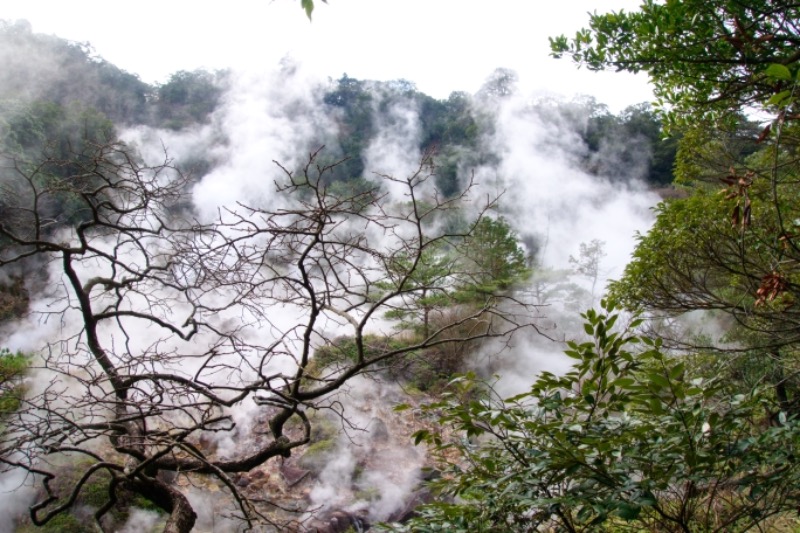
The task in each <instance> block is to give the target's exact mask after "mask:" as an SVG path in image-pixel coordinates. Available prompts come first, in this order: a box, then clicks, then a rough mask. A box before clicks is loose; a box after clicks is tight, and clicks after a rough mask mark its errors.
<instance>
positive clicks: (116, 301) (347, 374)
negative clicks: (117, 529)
mask: <svg viewBox="0 0 800 533" xmlns="http://www.w3.org/2000/svg"><path fill="white" fill-rule="evenodd" d="M87 146H88V145H87ZM318 160H319V157H318V153H312V154H310V155H309V158H308V162H307V163H306V164H305V166H304V168H302V169H301V170H300V171H299V172H293V171H291V170H289V169H288V168H284V167H281V166H280V165H279V167H280V169H281V170H282V173H283V180H282V181H281V183H280V184H279V185H278V186H277V190H276V195H277V197H279V198H280V200H279V202H276V203H275V205H280V207H278V208H267V207H263V206H255V205H236V206H228V207H227V208H223V209H220V211H219V216H218V218H217V219H216V220H214V221H211V222H204V221H200V220H197V219H196V218H195V217H194V216H193V215H192V213H191V212H190V211H188V210H187V208H186V206H187V205H191V204H190V198H189V196H188V194H189V192H188V191H190V185H191V183H190V179H189V178H188V177H187V176H185V175H183V174H182V173H181V172H180V171H178V170H177V169H176V168H174V167H173V166H172V165H171V164H170V161H169V159H168V157H167V155H166V154H165V155H164V160H163V161H162V162H161V163H160V164H158V165H154V166H149V165H145V164H143V163H141V162H140V161H139V160H138V159H137V158H136V157H134V156H133V155H132V154H131V152H129V150H128V149H127V147H126V146H124V145H122V144H117V143H110V144H104V145H96V146H91V147H90V149H86V150H85V151H84V152H83V153H80V154H73V157H72V158H71V160H69V161H59V160H53V159H46V160H44V161H41V162H36V163H31V162H27V161H21V160H7V161H5V163H6V164H5V166H4V168H5V169H6V170H10V171H11V173H12V178H13V179H9V183H8V184H7V185H6V187H10V188H13V190H14V195H13V198H14V202H13V203H8V202H7V203H6V204H5V205H3V206H2V207H3V212H4V213H5V214H7V215H8V216H6V217H4V218H3V220H2V221H0V237H2V241H3V243H4V246H3V248H2V250H0V266H2V267H10V266H11V265H18V264H21V263H26V262H27V263H30V262H31V261H34V260H36V261H39V263H38V264H40V265H46V267H47V268H46V269H44V271H46V272H48V273H49V276H50V278H49V279H50V282H49V285H48V291H49V294H50V296H49V297H48V298H47V300H46V302H45V303H46V307H45V308H42V309H41V310H40V311H41V313H42V314H41V316H42V318H43V320H44V319H47V320H53V319H56V320H58V321H59V323H60V324H61V327H60V328H59V331H60V332H61V336H59V337H58V338H51V339H48V342H47V344H46V346H45V348H44V349H43V351H42V353H41V360H40V362H39V363H38V364H36V365H35V366H36V367H37V369H36V374H35V376H36V378H35V380H34V385H32V386H31V390H30V394H29V395H28V397H27V398H25V400H24V403H23V406H22V408H21V409H20V410H19V412H18V413H16V415H15V416H14V417H13V418H11V419H9V420H8V423H7V427H6V431H5V433H4V434H3V435H2V441H1V442H0V461H2V464H3V465H4V468H5V469H23V470H25V471H27V472H28V473H30V476H29V479H33V480H35V481H36V482H37V483H38V484H39V486H40V487H41V490H40V493H39V494H40V496H41V497H40V498H39V500H38V501H37V502H36V503H35V504H34V505H33V506H32V507H31V509H30V516H31V520H32V522H33V523H34V524H36V525H43V524H46V523H48V522H50V521H51V520H53V519H54V518H55V517H56V516H58V515H59V514H62V513H65V512H68V511H69V510H70V509H72V508H73V506H74V505H75V504H76V502H77V501H78V500H79V499H80V497H81V495H82V493H83V492H84V491H85V490H86V487H87V485H89V484H90V483H93V482H97V481H98V480H100V479H102V480H107V481H103V483H104V489H103V491H104V493H105V496H104V497H103V502H102V503H101V504H100V505H99V506H98V507H97V508H96V512H95V513H94V519H95V525H96V528H97V529H99V530H107V529H108V528H109V527H110V526H109V522H110V518H109V512H110V511H111V510H112V509H113V508H115V506H117V505H118V503H119V498H120V495H121V494H123V493H126V494H128V493H134V494H137V495H139V496H141V497H143V498H145V499H147V500H149V501H150V502H152V503H153V504H154V505H155V506H157V507H158V508H160V509H161V510H163V511H164V512H165V513H167V515H168V519H167V523H166V526H165V529H164V531H166V532H169V533H173V532H174V533H186V532H189V531H190V530H191V529H192V527H193V526H194V524H195V521H196V513H195V510H194V509H193V508H192V506H191V504H190V503H189V500H188V498H187V497H186V494H184V493H183V492H182V491H181V490H180V488H179V486H178V485H176V484H175V483H173V482H171V481H168V480H173V479H175V477H176V476H177V477H178V478H180V479H197V478H198V477H201V476H210V477H212V478H215V479H216V480H217V481H218V483H219V484H220V485H221V486H223V487H224V488H225V489H226V490H227V492H228V493H229V495H230V496H231V498H232V500H233V501H234V502H235V506H236V511H235V515H236V516H237V517H238V518H239V519H241V520H242V521H244V523H245V524H246V526H247V527H248V528H252V527H255V526H256V525H258V524H268V525H269V524H272V527H275V528H278V529H280V528H283V527H289V525H288V524H286V523H275V520H276V518H275V516H274V515H273V514H271V509H273V507H271V506H269V505H266V504H263V502H257V501H251V500H249V499H248V497H247V496H246V495H245V494H244V493H243V492H242V491H241V490H239V489H238V488H237V486H236V484H235V483H234V482H233V479H234V476H236V475H237V474H238V473H243V472H248V471H250V470H252V469H254V468H257V467H259V466H260V465H263V464H264V463H265V462H267V461H270V460H271V459H274V458H278V457H289V456H290V455H291V454H292V453H293V452H294V451H295V450H297V449H298V448H299V447H301V446H303V445H305V444H307V443H308V442H309V439H310V435H311V424H310V421H309V417H308V416H307V414H306V413H307V412H308V411H313V410H318V409H326V408H328V409H333V408H334V407H335V406H334V405H333V400H330V399H329V398H330V395H331V393H333V392H335V391H337V390H338V389H339V388H341V387H342V386H343V385H345V384H346V383H347V382H348V380H350V379H351V378H353V377H355V376H357V375H360V374H362V373H365V372H367V371H369V370H370V369H371V368H372V367H374V366H375V365H377V364H378V363H383V362H388V361H391V360H392V359H395V358H399V357H401V356H403V355H404V354H408V353H413V352H419V351H421V350H425V349H429V348H433V347H437V346H440V347H442V348H444V347H445V346H448V347H450V346H453V345H454V344H463V343H471V342H476V341H479V340H481V339H488V338H496V337H507V336H509V335H511V334H512V333H513V332H515V331H517V330H519V329H520V328H524V327H529V326H531V323H530V320H529V319H528V318H526V317H525V316H524V314H521V313H519V311H517V312H516V313H514V314H507V313H503V312H501V305H502V303H503V298H502V297H500V296H498V297H494V298H487V299H486V303H485V305H480V306H475V307H474V308H472V309H470V312H469V313H458V314H453V316H452V320H449V321H447V320H443V321H441V322H437V323H436V326H435V328H433V329H432V330H431V331H430V332H428V334H427V335H425V336H424V338H418V339H415V340H414V341H413V342H409V343H405V344H402V343H401V344H398V343H385V345H384V346H385V348H384V349H378V350H374V349H367V346H366V342H365V340H366V339H368V336H369V335H370V334H371V335H374V333H371V332H370V327H371V325H372V324H373V323H374V322H375V321H376V320H381V319H382V315H383V313H384V312H385V310H387V309H389V308H392V307H394V306H397V305H400V303H401V302H403V301H404V298H403V296H404V295H405V294H407V293H408V292H409V291H425V290H435V289H436V288H434V287H425V286H420V285H419V284H414V285H412V284H411V280H412V278H413V277H414V274H415V270H416V269H417V268H418V264H419V262H420V258H421V256H422V254H423V253H424V252H425V251H426V250H427V249H428V248H434V247H437V246H441V245H442V244H447V243H450V242H456V241H458V240H459V239H463V238H464V237H466V236H467V234H457V233H445V232H441V231H439V232H437V230H436V228H437V227H439V226H440V225H439V224H438V222H439V221H440V219H441V218H442V217H446V216H448V213H449V212H450V211H455V210H457V209H459V208H461V206H462V204H463V202H464V201H465V200H466V199H467V194H468V193H469V188H470V187H468V188H467V190H465V191H464V193H463V194H461V195H460V196H457V197H455V198H447V199H445V198H442V197H441V196H439V195H437V194H436V192H435V191H434V189H433V180H432V179H431V178H432V176H433V172H434V168H433V164H432V162H433V155H432V154H426V155H425V156H424V157H423V159H422V162H421V164H420V166H419V168H418V169H417V171H416V172H414V173H413V174H412V175H411V176H408V177H404V178H395V177H392V176H383V177H382V179H384V180H389V181H391V182H393V187H397V186H398V185H399V186H401V187H402V188H403V191H404V197H403V198H402V201H398V200H397V199H393V198H391V197H389V196H388V195H387V193H386V192H385V191H384V189H383V188H382V187H381V186H380V183H377V184H376V185H375V187H374V188H372V189H369V190H367V191H363V192H356V193H351V194H341V193H335V192H333V191H332V190H329V189H328V188H327V186H326V185H325V183H326V179H325V177H326V175H327V174H328V173H329V172H330V171H331V169H332V168H333V167H334V166H335V165H336V164H334V165H330V166H323V165H318V164H317V161H318ZM67 164H68V165H69V168H72V169H74V172H73V175H72V176H70V177H69V178H66V179H59V180H54V179H52V176H51V175H50V174H49V173H48V170H49V169H51V168H55V167H59V168H62V169H63V168H64V167H65V166H66V165H67ZM9 198H10V197H9ZM58 205H61V206H65V205H67V206H69V212H68V213H66V212H65V210H64V209H61V210H59V209H55V208H54V206H58ZM490 206H491V202H487V205H485V206H484V207H483V210H482V211H481V212H480V213H479V215H478V216H483V213H484V212H485V210H486V209H488V208H489V207H490ZM65 213H66V214H65ZM67 215H68V216H67ZM441 226H442V227H444V226H443V225H441ZM471 227H473V228H474V225H473V226H471ZM469 231H471V230H466V232H465V233H468V232H469ZM401 256H402V257H403V259H404V261H405V262H403V263H402V264H406V265H407V266H406V267H405V269H404V270H401V271H398V270H397V264H400V263H401V262H400V261H398V260H397V259H398V258H399V257H401ZM408 258H411V260H410V261H409V260H408ZM390 267H391V268H390ZM387 279H388V280H389V281H390V283H387ZM379 281H380V282H381V283H378V282H379ZM39 298H41V296H39ZM32 299H33V296H32ZM522 307H524V305H522ZM520 308H521V306H520V303H519V302H517V303H516V304H515V309H517V310H519V309H520ZM487 317H490V318H491V320H487ZM478 320H480V321H482V323H485V324H489V325H488V326H486V327H482V328H469V327H465V326H467V325H469V324H471V323H474V322H476V321H478ZM343 329H346V330H347V331H348V335H350V336H352V338H353V339H354V341H355V346H356V355H355V357H354V358H352V359H351V360H348V361H346V364H344V365H339V366H338V367H337V369H336V370H335V371H330V372H328V373H326V374H323V375H314V376H313V379H308V378H307V376H308V375H310V368H311V364H312V360H313V355H314V352H315V350H317V349H319V348H320V347H322V346H325V345H329V344H330V343H332V342H333V340H334V339H335V338H336V337H338V336H340V335H341V334H342V333H341V332H342V330H343ZM242 412H245V413H246V414H247V415H246V416H250V414H251V413H255V412H257V413H258V417H260V418H262V419H263V418H266V420H267V421H266V423H264V424H263V427H255V428H254V429H253V430H252V431H249V430H246V429H244V428H241V427H240V425H241V424H239V423H238V421H239V420H241V418H240V417H239V414H240V413H242ZM250 418H251V419H255V418H257V417H256V416H250ZM225 437H228V438H230V439H233V440H234V441H238V442H239V443H240V445H239V446H236V448H235V449H234V450H227V451H226V452H225V453H222V452H219V451H218V450H217V449H216V447H215V446H213V445H209V443H219V442H221V441H222V440H223V438H225ZM64 460H69V461H71V462H72V463H73V464H75V465H80V468H81V469H82V474H81V475H80V476H79V477H78V479H77V481H75V482H74V483H72V484H71V486H70V487H69V488H68V489H66V490H64V489H63V486H62V485H60V484H58V483H56V480H57V479H58V476H59V475H60V471H59V469H58V468H56V467H51V466H50V465H53V464H55V462H58V461H61V463H63V461H64ZM101 474H102V476H101Z"/></svg>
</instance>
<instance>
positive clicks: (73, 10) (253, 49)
mask: <svg viewBox="0 0 800 533" xmlns="http://www.w3.org/2000/svg"><path fill="white" fill-rule="evenodd" d="M299 3H300V2H299V0H272V1H270V0H227V1H225V2H213V3H212V2H196V1H195V2H189V1H178V0H137V1H136V2H109V1H108V0H70V1H65V0H2V2H0V18H2V19H6V20H17V19H27V20H28V21H29V22H30V23H31V24H32V26H33V31H34V32H37V33H48V34H55V35H58V36H60V37H64V38H67V39H71V40H75V41H80V42H89V43H91V45H92V46H93V47H94V49H95V51H96V53H97V54H98V55H100V56H102V57H104V58H105V59H107V60H109V61H111V62H112V63H114V64H116V65H117V66H119V67H120V68H123V69H125V70H127V71H129V72H132V73H135V74H138V75H139V76H140V77H141V78H142V79H143V80H144V81H146V82H149V83H153V82H163V81H166V79H167V78H168V77H169V74H170V73H172V72H175V71H177V70H193V69H196V68H207V69H212V70H213V69H219V68H226V67H233V68H270V67H274V66H275V65H276V64H277V63H278V62H279V61H280V59H281V58H283V57H287V56H289V57H292V58H293V59H294V60H296V61H299V62H301V63H303V64H305V65H306V66H310V67H312V69H313V70H314V71H315V72H317V73H319V74H320V75H323V76H330V77H333V78H338V77H339V76H341V75H342V74H343V73H345V72H346V73H347V74H348V75H350V76H351V77H355V78H360V79H376V80H389V79H398V78H405V79H407V80H410V81H413V82H414V83H416V85H417V87H418V88H419V89H420V90H422V91H424V92H426V93H428V94H430V95H431V96H434V97H437V98H446V97H447V95H448V94H449V93H450V92H451V91H454V90H463V91H467V92H470V93H473V92H475V91H476V90H477V89H478V88H479V87H480V86H481V84H482V83H483V81H484V80H485V79H486V77H487V76H488V75H489V74H490V73H491V72H492V71H493V70H494V69H495V68H497V67H505V68H510V69H513V70H516V71H517V72H518V74H519V75H520V82H521V83H520V85H521V89H522V90H524V91H526V93H528V92H540V91H541V92H550V93H555V94H561V95H565V96H569V95H573V94H591V95H594V96H596V97H597V99H598V100H599V101H600V102H604V103H606V104H608V105H610V106H611V108H612V109H614V110H619V109H621V108H623V107H625V106H627V105H629V104H634V103H638V102H641V101H646V100H650V99H651V92H650V90H649V88H648V86H647V82H646V78H644V77H634V76H630V75H626V74H620V73H601V74H597V73H591V72H588V71H586V70H585V69H583V70H578V69H577V68H576V67H575V65H573V64H572V63H571V62H570V61H568V60H566V59H562V60H555V59H553V58H551V57H549V55H548V54H549V45H548V40H547V38H548V36H553V35H557V34H560V33H566V34H568V35H572V34H574V32H575V31H576V30H578V29H579V28H581V27H583V26H585V25H586V23H587V21H588V15H587V13H588V12H590V11H595V10H596V11H598V12H605V11H609V10H618V9H626V10H631V9H635V8H636V7H637V5H638V4H639V3H640V2H639V0H561V1H558V2H547V3H545V2H532V1H530V0H330V1H329V3H328V4H323V3H322V2H320V1H319V0H317V8H316V10H315V12H314V20H313V22H309V21H308V19H307V18H306V17H305V14H304V13H303V12H302V10H301V9H300V6H299Z"/></svg>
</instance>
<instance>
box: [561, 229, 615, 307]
mask: <svg viewBox="0 0 800 533" xmlns="http://www.w3.org/2000/svg"><path fill="white" fill-rule="evenodd" d="M605 244H606V243H605V242H604V241H601V240H600V239H592V241H591V242H589V243H585V242H582V243H581V244H580V251H579V252H578V257H574V256H572V255H570V256H569V264H570V265H572V268H573V269H574V271H575V273H576V274H580V275H581V276H584V277H586V278H588V279H589V281H591V282H592V293H591V297H592V301H594V298H595V295H596V294H597V293H596V290H597V282H598V280H599V279H600V276H601V274H602V273H601V271H600V263H601V261H602V260H603V258H604V257H605V256H606V255H607V254H606V252H605V251H604V249H603V247H604V246H605Z"/></svg>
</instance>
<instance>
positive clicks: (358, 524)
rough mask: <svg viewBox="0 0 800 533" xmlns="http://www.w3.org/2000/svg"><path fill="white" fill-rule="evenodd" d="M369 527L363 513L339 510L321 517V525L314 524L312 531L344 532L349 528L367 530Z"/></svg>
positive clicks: (326, 532) (324, 532)
mask: <svg viewBox="0 0 800 533" xmlns="http://www.w3.org/2000/svg"><path fill="white" fill-rule="evenodd" d="M369 527H370V524H369V522H368V521H367V519H366V517H365V516H364V515H363V513H361V512H359V513H351V512H348V511H342V510H338V511H333V512H331V513H327V514H326V515H325V516H324V517H321V519H320V520H319V525H317V526H312V527H311V528H310V531H311V532H312V533H313V532H315V533H344V532H345V531H347V530H349V529H353V530H355V531H367V530H368V529H369Z"/></svg>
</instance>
